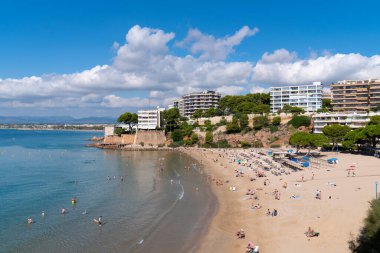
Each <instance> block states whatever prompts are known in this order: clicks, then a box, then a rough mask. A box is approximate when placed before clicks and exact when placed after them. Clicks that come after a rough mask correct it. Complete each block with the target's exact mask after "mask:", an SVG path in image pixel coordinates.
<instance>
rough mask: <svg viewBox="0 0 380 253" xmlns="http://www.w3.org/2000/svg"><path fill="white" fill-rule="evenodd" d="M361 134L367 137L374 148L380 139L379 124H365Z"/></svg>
mask: <svg viewBox="0 0 380 253" xmlns="http://www.w3.org/2000/svg"><path fill="white" fill-rule="evenodd" d="M363 134H364V135H365V136H366V137H367V139H368V141H369V143H370V144H371V145H372V148H376V146H377V144H378V143H379V141H380V124H377V125H368V126H366V127H365V128H364V129H363Z"/></svg>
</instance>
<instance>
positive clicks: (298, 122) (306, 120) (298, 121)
mask: <svg viewBox="0 0 380 253" xmlns="http://www.w3.org/2000/svg"><path fill="white" fill-rule="evenodd" d="M310 123H311V118H310V117H308V116H299V115H294V116H293V117H292V119H291V120H289V122H288V124H289V125H292V126H293V127H295V128H299V127H301V126H304V127H308V126H310Z"/></svg>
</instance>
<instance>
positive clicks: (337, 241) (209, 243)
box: [180, 148, 380, 253]
mask: <svg viewBox="0 0 380 253" xmlns="http://www.w3.org/2000/svg"><path fill="white" fill-rule="evenodd" d="M180 151H181V152H184V153H186V154H188V155H190V156H192V157H193V158H194V159H196V160H198V162H199V163H201V164H202V167H203V169H204V171H205V172H206V173H207V174H208V175H209V177H211V178H212V179H213V180H212V181H211V188H212V191H213V192H214V194H215V196H216V197H217V200H218V203H219V208H218V211H217V213H216V214H215V216H214V217H213V218H212V221H211V224H210V226H209V227H208V230H207V234H206V235H205V236H204V237H203V238H202V240H201V243H200V245H199V247H198V248H197V252H214V251H215V252H245V250H246V246H247V244H248V243H249V242H251V241H252V242H253V243H254V244H256V245H259V246H260V251H261V252H311V253H314V252H321V251H322V252H350V251H349V248H348V241H349V240H350V239H353V238H355V237H356V236H357V235H358V233H359V231H360V228H361V226H362V224H363V219H364V218H365V216H366V212H367V210H368V207H369V204H368V202H369V201H370V200H372V199H373V198H374V191H373V183H374V181H376V180H377V181H378V180H379V179H380V171H378V170H377V167H379V166H378V165H379V164H380V161H379V159H378V158H375V157H370V156H363V155H355V154H344V153H324V154H323V155H324V156H325V157H324V159H327V158H329V157H337V158H338V160H339V163H338V164H335V165H332V166H331V167H321V168H319V169H315V168H314V169H305V170H304V171H298V172H292V173H290V174H289V175H280V176H276V175H273V174H270V173H268V174H267V176H266V177H263V178H255V179H254V180H253V181H251V180H250V178H251V177H254V173H253V172H250V170H249V168H248V167H245V166H242V165H238V164H237V163H235V162H233V161H232V156H233V155H236V154H239V153H240V152H249V150H242V149H227V150H222V149H220V150H217V149H201V148H182V149H180ZM352 164H355V166H357V170H356V176H355V177H353V176H352V175H350V176H349V177H348V175H347V169H348V168H349V167H350V166H352ZM238 168H241V169H242V170H243V171H244V177H236V176H235V172H234V170H235V169H238ZM264 180H268V181H267V182H268V183H267V185H266V186H265V185H264ZM216 182H220V183H221V184H220V185H216ZM285 182H286V184H287V188H286V189H285V188H283V186H284V183H285ZM232 186H234V187H236V190H235V191H231V190H230V187H232ZM248 189H251V190H252V191H255V193H256V196H258V200H254V199H249V198H247V195H246V192H247V191H248ZM276 190H277V191H278V192H279V195H280V196H281V197H280V199H276V198H275V196H274V194H273V193H274V192H275V191H276ZM316 191H318V192H320V195H321V199H316V198H315V194H316ZM258 204H259V205H260V206H261V207H262V208H260V209H252V208H251V206H254V205H258ZM267 209H270V211H271V212H272V211H273V210H274V209H276V210H278V216H276V217H273V216H272V215H269V216H267V215H266V213H267ZM308 227H311V228H312V229H313V230H315V231H316V232H319V233H320V235H319V236H318V237H312V238H310V237H307V236H306V235H305V232H307V231H308ZM240 229H244V231H245V234H246V238H245V239H237V236H236V232H238V231H239V230H240Z"/></svg>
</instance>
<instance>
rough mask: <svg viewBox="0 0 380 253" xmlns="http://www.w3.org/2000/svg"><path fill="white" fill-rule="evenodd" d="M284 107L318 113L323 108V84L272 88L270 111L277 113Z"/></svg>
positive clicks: (314, 83) (315, 83)
mask: <svg viewBox="0 0 380 253" xmlns="http://www.w3.org/2000/svg"><path fill="white" fill-rule="evenodd" d="M284 105H291V106H297V107H300V108H302V109H304V110H305V112H309V113H310V112H316V111H317V110H318V109H320V108H322V83H321V82H313V84H310V85H300V86H279V87H271V88H270V110H271V113H276V112H277V111H278V110H281V109H282V108H283V106H284Z"/></svg>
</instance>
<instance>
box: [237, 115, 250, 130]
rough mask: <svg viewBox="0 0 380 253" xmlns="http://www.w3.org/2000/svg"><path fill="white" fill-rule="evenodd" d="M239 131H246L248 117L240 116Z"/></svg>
mask: <svg viewBox="0 0 380 253" xmlns="http://www.w3.org/2000/svg"><path fill="white" fill-rule="evenodd" d="M239 123H240V129H241V130H246V129H247V128H248V115H247V114H242V115H241V116H240V119H239Z"/></svg>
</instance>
